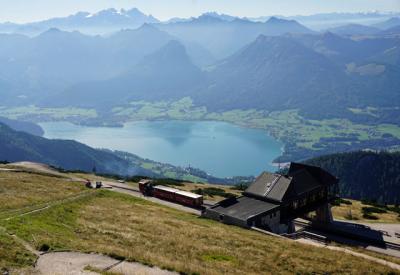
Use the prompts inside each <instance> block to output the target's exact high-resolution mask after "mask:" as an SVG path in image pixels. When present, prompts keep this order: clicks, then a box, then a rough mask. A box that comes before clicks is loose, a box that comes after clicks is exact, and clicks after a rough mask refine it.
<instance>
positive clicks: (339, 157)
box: [307, 151, 400, 204]
mask: <svg viewBox="0 0 400 275" xmlns="http://www.w3.org/2000/svg"><path fill="white" fill-rule="evenodd" d="M307 163H308V164H311V165H315V166H320V167H322V168H324V169H326V170H328V171H329V172H331V173H332V174H333V175H335V176H336V177H338V178H339V179H340V183H339V184H340V194H341V196H342V197H346V198H352V199H358V200H359V199H361V200H362V199H364V200H369V201H375V200H376V201H377V202H379V203H389V204H398V203H400V152H396V153H389V152H379V153H376V152H371V151H358V152H350V153H340V154H332V155H327V156H322V157H318V158H314V159H311V160H308V161H307Z"/></svg>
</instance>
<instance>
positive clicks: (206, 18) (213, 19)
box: [193, 14, 224, 23]
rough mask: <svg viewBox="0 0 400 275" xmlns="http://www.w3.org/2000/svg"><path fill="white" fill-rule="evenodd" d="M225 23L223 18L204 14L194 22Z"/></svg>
mask: <svg viewBox="0 0 400 275" xmlns="http://www.w3.org/2000/svg"><path fill="white" fill-rule="evenodd" d="M223 21H224V20H222V19H221V18H219V17H215V16H213V15H210V14H202V15H200V16H199V17H197V18H195V19H194V20H193V22H198V23H220V22H223Z"/></svg>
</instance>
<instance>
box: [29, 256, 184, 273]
mask: <svg viewBox="0 0 400 275" xmlns="http://www.w3.org/2000/svg"><path fill="white" fill-rule="evenodd" d="M88 266H90V267H92V268H95V269H97V270H104V271H110V272H115V273H120V274H124V275H136V274H140V275H144V274H147V275H173V274H174V275H176V274H177V273H175V272H170V271H166V270H162V269H160V268H158V267H149V266H145V265H143V264H139V263H130V262H124V261H118V260H115V259H113V258H110V257H106V256H103V255H98V254H84V253H78V252H57V253H48V254H44V255H41V256H40V258H39V260H38V262H37V265H36V269H37V270H38V271H39V272H40V274H43V275H80V274H85V275H87V274H93V275H95V274H98V273H96V272H93V271H88V270H85V268H86V267H88Z"/></svg>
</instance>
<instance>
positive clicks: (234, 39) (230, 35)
mask: <svg viewBox="0 0 400 275" xmlns="http://www.w3.org/2000/svg"><path fill="white" fill-rule="evenodd" d="M157 27H158V28H160V29H161V30H163V31H166V32H168V33H170V34H172V35H173V36H175V37H178V38H180V39H181V40H183V41H194V42H197V43H198V44H200V45H203V46H204V47H205V48H207V49H208V50H209V51H210V52H211V53H212V54H213V55H214V56H215V57H217V58H224V57H227V56H229V55H231V54H233V53H235V52H236V51H238V50H239V49H240V48H242V47H244V46H245V45H246V44H248V43H250V42H252V41H254V40H255V39H256V38H257V37H258V36H259V35H261V34H264V35H269V36H278V35H283V34H286V33H308V34H310V33H313V31H311V30H310V29H308V28H306V27H305V26H303V25H301V24H299V23H298V22H296V21H292V20H283V19H278V18H276V17H271V18H270V19H269V20H268V21H267V22H265V23H260V22H251V21H249V20H245V19H238V18H236V19H233V20H230V21H227V20H224V19H221V18H220V17H216V16H213V15H202V16H200V17H198V18H193V19H192V20H190V21H185V22H177V23H170V24H158V25H157Z"/></svg>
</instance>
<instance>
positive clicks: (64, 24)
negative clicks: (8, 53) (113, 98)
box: [0, 8, 400, 36]
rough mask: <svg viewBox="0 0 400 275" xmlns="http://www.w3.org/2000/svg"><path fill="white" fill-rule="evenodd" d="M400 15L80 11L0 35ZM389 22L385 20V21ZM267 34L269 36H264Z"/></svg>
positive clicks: (326, 22) (332, 23)
mask: <svg viewBox="0 0 400 275" xmlns="http://www.w3.org/2000/svg"><path fill="white" fill-rule="evenodd" d="M399 17H400V13H398V12H397V13H396V12H392V13H379V12H371V13H323V14H314V15H307V16H302V15H299V16H287V17H285V16H280V15H276V16H261V17H258V18H240V17H237V16H232V15H228V14H220V13H217V12H206V13H204V14H202V15H200V16H199V17H191V18H171V19H169V20H167V21H165V22H161V21H160V20H158V19H157V18H155V17H153V16H152V15H146V14H145V13H143V12H141V11H140V10H138V9H137V8H132V9H128V10H125V9H120V10H116V9H105V10H101V11H99V12H96V13H89V12H83V11H81V12H77V13H76V14H72V15H70V16H66V17H60V18H51V19H48V20H43V21H38V22H32V23H26V24H16V23H11V22H6V23H0V33H20V34H26V35H29V36H34V35H38V34H39V33H42V32H44V31H46V30H48V29H50V28H58V29H61V30H64V31H75V30H76V31H80V32H82V33H86V34H107V33H112V32H117V31H120V30H121V29H135V28H138V27H140V26H141V25H143V24H145V23H148V24H157V23H162V24H164V25H170V24H175V23H188V22H195V21H198V20H199V19H200V21H203V20H204V18H208V19H210V18H211V19H218V20H221V21H225V22H233V21H237V20H239V21H247V22H253V23H264V22H266V21H268V20H269V19H271V18H280V19H284V20H294V21H297V22H299V23H301V24H303V25H305V26H307V27H308V28H311V29H313V30H318V31H320V30H327V29H332V28H336V27H340V26H344V25H348V24H350V25H353V24H356V25H367V26H372V27H376V28H378V29H388V28H391V27H394V26H396V25H399V23H398V20H399ZM385 20H386V21H385ZM265 34H267V33H265Z"/></svg>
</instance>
